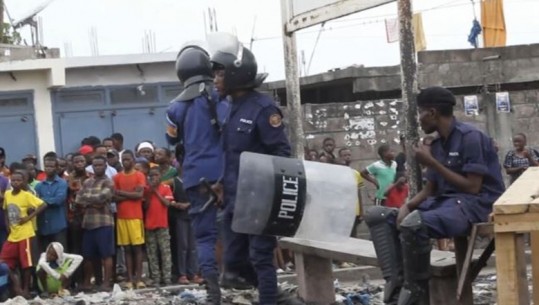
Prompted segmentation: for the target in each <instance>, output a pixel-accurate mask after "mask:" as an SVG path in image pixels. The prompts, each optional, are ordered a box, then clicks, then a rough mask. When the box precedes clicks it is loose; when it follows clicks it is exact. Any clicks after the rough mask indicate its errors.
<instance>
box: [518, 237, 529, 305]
mask: <svg viewBox="0 0 539 305" xmlns="http://www.w3.org/2000/svg"><path fill="white" fill-rule="evenodd" d="M525 243H526V242H525V238H524V234H517V235H516V240H515V252H516V255H517V256H516V260H517V280H518V290H517V291H518V296H519V298H520V303H519V304H520V305H530V290H529V288H528V272H527V270H526V254H525V252H524V250H525Z"/></svg>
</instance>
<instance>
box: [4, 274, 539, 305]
mask: <svg viewBox="0 0 539 305" xmlns="http://www.w3.org/2000/svg"><path fill="white" fill-rule="evenodd" d="M529 276H531V275H529ZM334 284H335V299H336V304H342V305H383V301H382V298H383V290H382V289H383V285H382V284H381V282H380V281H369V280H368V279H364V280H363V281H362V283H360V284H357V283H339V281H338V280H336V281H335V283H334ZM280 287H281V289H282V290H284V291H286V292H289V293H291V294H295V293H296V291H297V286H295V285H292V284H289V283H286V282H285V283H282V284H281V286H280ZM473 291H474V304H476V305H493V304H496V276H495V275H494V274H489V275H480V276H479V277H478V278H477V280H476V281H475V282H474V290H473ZM257 298H258V295H257V293H256V290H244V291H238V290H223V304H225V305H232V304H234V305H251V304H253V301H254V300H257ZM205 300H206V291H205V290H204V289H201V288H199V287H190V288H184V289H181V290H175V289H170V288H165V289H160V288H157V289H145V290H138V291H137V290H122V289H121V288H120V286H118V285H115V286H114V289H113V291H112V292H110V293H108V292H99V293H93V294H84V293H79V294H76V295H72V296H64V297H55V298H53V299H47V300H43V299H41V298H39V297H36V298H35V299H33V300H25V299H24V298H22V297H16V298H13V299H10V300H8V301H7V302H5V303H4V304H6V305H40V304H43V305H45V304H47V305H49V304H50V305H64V304H65V305H90V304H110V305H131V304H133V305H134V304H137V305H203V304H204V302H205Z"/></svg>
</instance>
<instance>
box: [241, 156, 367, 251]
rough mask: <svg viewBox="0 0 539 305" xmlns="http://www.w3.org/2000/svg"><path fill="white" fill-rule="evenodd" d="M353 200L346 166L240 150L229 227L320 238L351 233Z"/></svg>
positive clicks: (331, 238)
mask: <svg viewBox="0 0 539 305" xmlns="http://www.w3.org/2000/svg"><path fill="white" fill-rule="evenodd" d="M357 204H358V192H357V183H356V179H355V177H354V173H353V170H352V169H350V168H349V167H347V166H342V165H333V164H326V163H319V162H310V161H302V160H297V159H291V158H283V157H276V156H270V155H263V154H256V153H250V152H244V153H242V154H241V157H240V172H239V180H238V188H237V194H236V202H235V207H234V218H233V222H232V230H234V231H235V232H238V233H245V234H258V235H275V236H286V237H295V238H302V239H309V240H319V241H333V242H334V241H339V240H345V239H347V238H348V237H349V236H350V232H351V231H352V227H353V224H354V218H355V214H356V206H357Z"/></svg>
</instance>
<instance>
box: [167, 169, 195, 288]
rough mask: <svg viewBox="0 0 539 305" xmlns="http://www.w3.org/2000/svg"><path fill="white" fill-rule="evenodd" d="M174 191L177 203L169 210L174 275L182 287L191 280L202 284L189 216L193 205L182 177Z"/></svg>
mask: <svg viewBox="0 0 539 305" xmlns="http://www.w3.org/2000/svg"><path fill="white" fill-rule="evenodd" d="M178 169H179V170H181V165H179V166H178ZM173 190H174V201H175V202H176V203H175V204H174V205H173V206H172V207H171V208H170V209H169V225H170V231H171V241H172V257H173V258H174V263H173V266H174V270H173V272H172V274H174V275H176V276H177V278H178V284H180V285H187V284H189V283H190V280H191V282H193V283H196V284H200V283H201V282H202V278H201V277H199V276H198V275H197V274H198V262H197V249H196V241H195V235H194V232H193V228H192V226H191V217H190V216H189V208H190V206H191V204H190V203H189V199H188V198H187V194H186V193H185V190H184V189H183V181H182V179H181V178H180V177H176V178H174V185H173Z"/></svg>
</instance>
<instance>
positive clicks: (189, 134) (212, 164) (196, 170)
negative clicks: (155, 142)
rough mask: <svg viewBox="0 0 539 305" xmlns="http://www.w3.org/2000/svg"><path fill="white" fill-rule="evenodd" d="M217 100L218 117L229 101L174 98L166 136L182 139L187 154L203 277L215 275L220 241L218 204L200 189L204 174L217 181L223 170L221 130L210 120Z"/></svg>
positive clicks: (186, 178) (187, 185) (222, 116)
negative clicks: (210, 202) (218, 235)
mask: <svg viewBox="0 0 539 305" xmlns="http://www.w3.org/2000/svg"><path fill="white" fill-rule="evenodd" d="M209 103H216V105H215V107H216V112H217V117H218V120H219V121H220V122H221V123H222V122H223V120H224V119H225V117H226V115H227V113H228V103H227V102H226V101H219V99H218V98H217V97H216V96H214V97H213V98H212V100H211V101H209V100H208V98H207V97H205V96H203V95H201V96H198V97H196V98H194V99H192V100H189V101H176V102H173V103H172V104H171V105H170V107H169V109H168V110H167V122H168V125H169V126H168V129H167V139H168V142H169V143H170V144H176V143H178V142H180V141H181V140H182V139H183V145H184V148H185V156H184V160H183V174H182V179H183V183H184V188H185V190H186V193H187V196H188V198H189V202H190V204H191V207H190V209H189V214H190V215H191V224H192V227H193V231H194V232H195V238H196V242H197V255H198V262H199V267H200V272H201V274H202V277H204V278H207V277H208V276H216V275H218V274H219V272H218V270H217V262H216V259H215V243H216V241H217V225H216V217H217V207H216V206H215V205H210V206H208V207H207V208H206V209H205V210H204V211H202V212H201V211H200V210H201V208H202V206H203V205H204V204H205V203H206V202H207V201H208V199H209V194H208V193H207V192H205V193H204V192H201V191H200V189H199V187H200V186H199V183H200V179H201V178H205V179H206V180H207V181H208V182H210V183H212V182H216V181H217V180H218V178H219V176H220V175H221V173H222V165H223V152H222V148H221V145H220V135H219V131H218V130H217V129H216V128H215V126H213V125H212V124H211V120H212V117H211V111H210V104H209Z"/></svg>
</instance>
